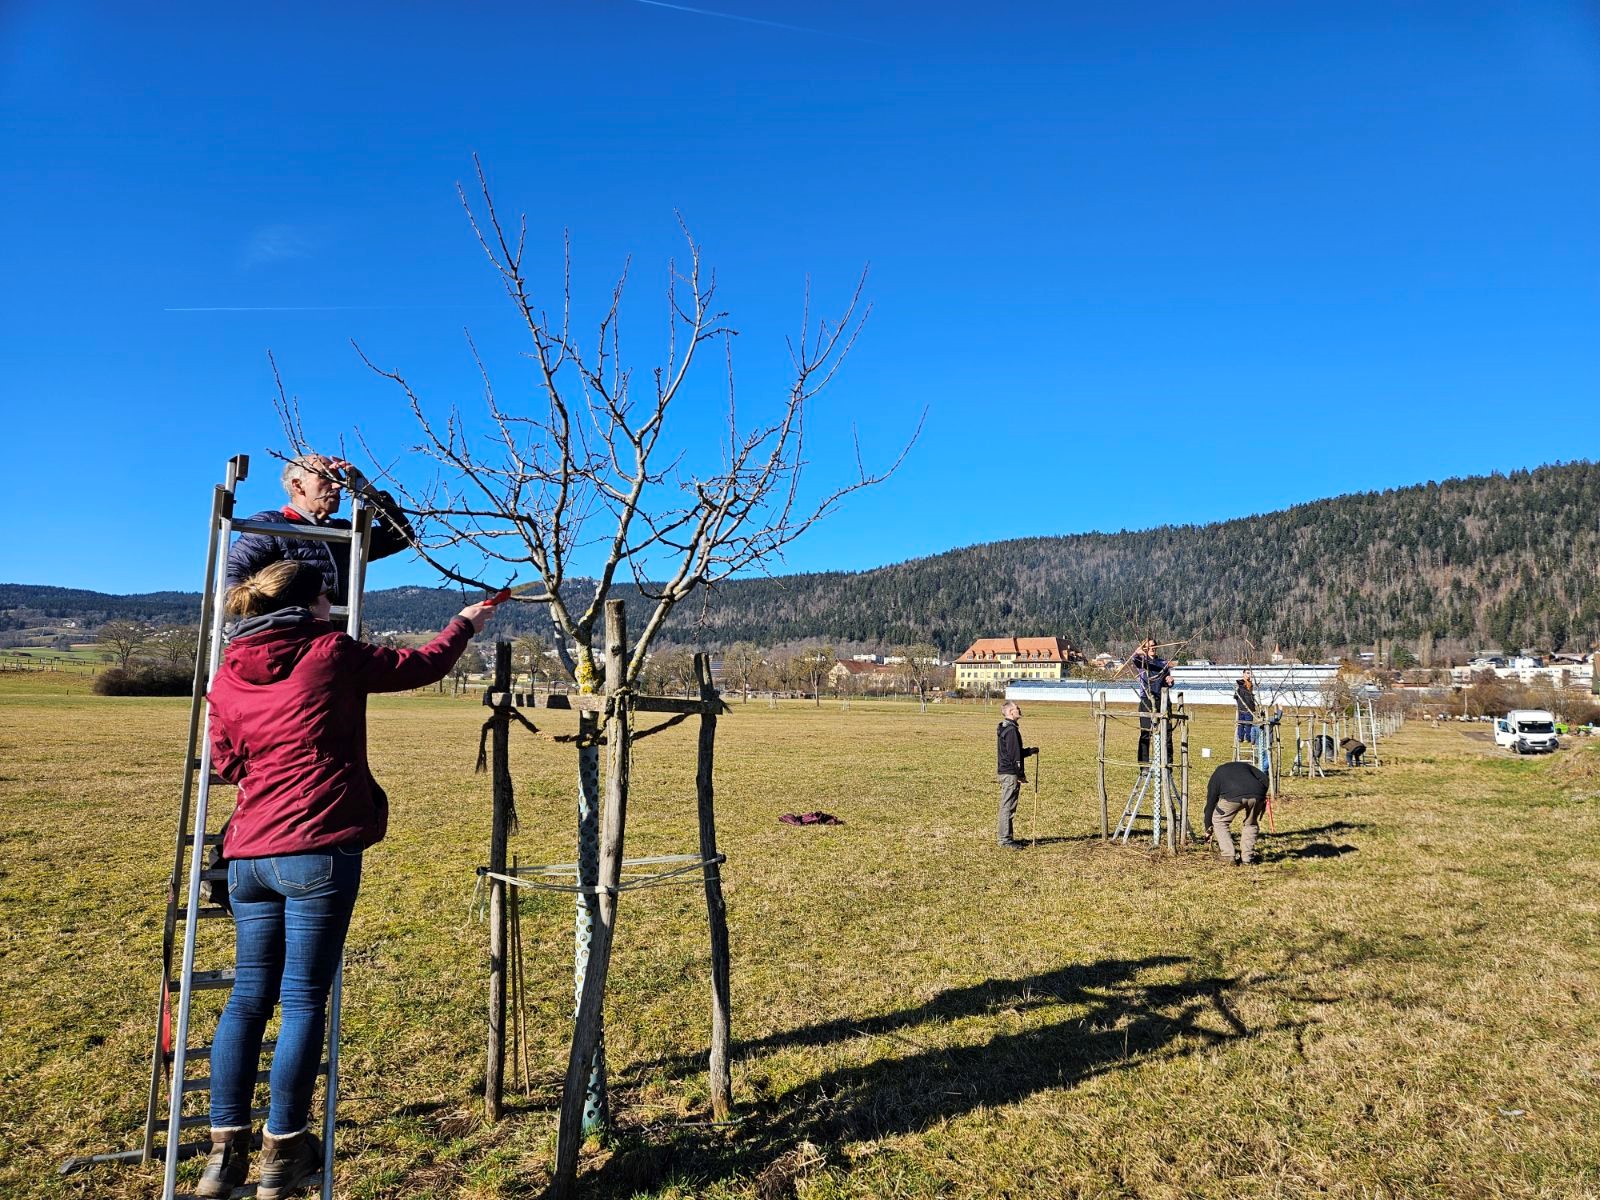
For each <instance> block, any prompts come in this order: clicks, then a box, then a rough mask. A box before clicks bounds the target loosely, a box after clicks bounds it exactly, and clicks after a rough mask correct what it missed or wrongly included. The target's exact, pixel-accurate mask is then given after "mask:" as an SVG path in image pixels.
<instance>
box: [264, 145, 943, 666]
mask: <svg viewBox="0 0 1600 1200" xmlns="http://www.w3.org/2000/svg"><path fill="white" fill-rule="evenodd" d="M477 184H478V188H477V199H476V202H474V200H473V199H471V198H469V196H468V194H467V192H466V190H465V189H464V188H458V192H459V194H460V196H461V202H462V205H463V206H464V208H465V209H466V211H467V215H468V219H469V220H470V221H471V224H472V229H473V231H474V233H475V234H476V235H477V238H478V242H479V245H480V246H481V247H482V248H483V251H484V253H485V255H487V257H488V259H489V262H490V265H491V266H492V267H493V269H494V271H495V272H496V274H497V275H498V276H499V279H500V282H501V284H502V285H503V287H504V288H505V292H506V295H507V296H508V297H509V298H510V300H511V303H512V305H513V307H514V308H515V310H516V313H517V315H518V318H519V319H520V321H521V323H522V325H523V327H524V329H525V331H526V334H527V338H528V342H529V349H528V351H527V357H528V358H529V360H530V361H531V363H532V367H533V372H532V373H533V388H532V394H531V395H527V396H523V397H518V398H517V399H515V400H512V399H510V398H509V397H502V394H501V393H500V392H499V390H497V388H496V386H495V384H494V382H493V380H492V379H491V375H490V372H489V370H488V368H487V366H486V365H485V363H484V361H483V358H482V357H481V356H480V355H479V353H478V351H477V349H476V347H475V346H473V347H472V355H473V359H474V361H475V362H476V364H477V367H478V370H479V372H480V374H481V376H482V381H483V397H484V401H485V404H486V409H487V412H486V417H487V421H486V424H485V426H484V429H485V430H486V432H485V433H484V434H483V435H481V436H480V435H475V434H473V433H471V432H469V422H468V421H467V420H466V419H464V418H463V416H462V414H461V412H460V410H459V409H458V408H456V407H454V406H452V407H450V408H449V409H448V410H445V411H437V410H435V409H433V408H432V407H430V405H428V404H427V403H425V402H424V400H423V398H422V397H421V396H420V395H419V394H418V392H417V391H416V390H415V389H414V388H413V386H412V385H411V383H410V382H409V381H408V380H407V379H406V377H405V376H404V375H403V374H402V373H401V372H400V371H397V370H391V369H389V368H386V367H381V366H378V365H377V364H375V363H373V362H372V360H371V359H370V358H367V356H366V355H365V354H364V353H363V354H362V357H363V360H364V361H365V362H367V365H368V366H370V367H371V368H372V369H373V370H374V371H376V372H377V373H378V374H380V375H382V376H383V377H384V378H386V379H389V380H391V381H393V383H394V384H395V385H396V386H397V387H399V389H400V390H401V391H402V392H403V394H404V395H405V398H406V401H407V403H408V404H409V406H410V409H411V412H412V414H413V416H414V417H415V419H416V422H417V426H418V429H419V430H420V432H421V441H420V444H419V445H418V446H417V447H416V450H417V451H420V453H421V454H423V455H425V456H426V457H427V458H429V459H431V460H432V462H433V464H434V467H435V468H436V469H435V471H434V477H433V479H432V481H431V483H430V484H428V485H427V486H425V487H418V486H415V485H407V484H406V483H405V482H404V481H402V480H401V479H400V478H399V477H398V473H397V472H395V471H394V470H392V469H391V467H392V464H391V467H385V466H384V465H383V464H381V463H379V460H378V458H377V456H376V455H373V453H372V450H371V447H370V446H367V444H366V441H365V439H363V445H364V446H366V448H367V451H368V454H369V456H370V457H372V458H373V461H374V463H375V464H377V465H378V470H377V472H376V475H377V477H378V478H381V479H383V480H384V481H386V483H387V484H388V485H389V486H392V487H393V488H394V490H395V492H396V493H398V495H399V496H400V498H401V502H402V504H403V506H404V508H405V509H406V510H407V511H408V512H409V513H412V514H414V526H415V536H414V544H415V545H416V548H417V550H418V551H419V553H420V554H421V556H422V557H423V558H424V559H425V560H427V561H428V562H429V563H430V564H431V565H433V566H434V567H435V568H436V569H438V570H439V571H440V572H441V573H442V574H443V575H444V576H445V577H446V578H448V579H451V580H453V581H456V582H458V583H461V584H465V585H467V586H471V587H483V588H487V589H490V590H493V589H496V588H498V587H499V586H501V583H502V582H503V581H504V579H505V574H510V575H513V576H514V577H516V578H519V579H528V578H529V577H530V575H531V577H533V578H535V579H536V580H537V581H538V582H539V583H541V584H542V585H543V594H542V595H538V596H527V597H522V596H519V597H517V598H518V599H527V600H529V601H537V602H540V603H547V604H548V605H549V611H550V615H551V620H552V622H553V624H554V626H555V629H556V631H557V633H558V638H557V642H558V645H557V650H558V652H561V653H562V654H563V655H565V653H566V651H567V648H568V645H570V646H572V647H574V648H575V653H576V660H575V661H566V659H565V658H564V660H563V661H564V665H566V667H567V669H568V670H569V671H570V672H571V673H572V674H573V677H574V679H575V680H576V681H577V682H578V684H579V685H580V688H583V689H584V690H588V689H589V688H591V687H592V686H593V684H594V680H595V677H596V662H595V655H594V644H595V641H596V638H597V634H598V632H599V627H600V624H601V622H602V619H603V617H602V615H603V613H604V611H605V602H606V598H607V596H608V595H609V594H610V593H611V590H612V587H613V585H614V584H615V583H616V581H617V577H618V573H619V572H621V571H624V570H626V571H627V572H628V574H629V575H630V576H631V577H632V579H633V582H634V583H635V584H636V585H637V586H638V587H639V589H640V591H641V593H642V594H643V596H644V598H645V600H646V601H647V603H648V604H649V605H650V608H649V611H648V614H647V616H646V617H645V620H644V621H643V622H642V623H641V624H640V625H639V626H638V630H639V632H638V635H637V637H636V640H635V641H634V644H633V646H632V648H631V654H630V655H629V657H628V661H627V663H626V664H625V666H624V671H625V676H624V680H625V682H626V683H628V684H633V683H635V682H636V681H637V679H638V677H639V674H640V672H641V671H642V670H643V667H644V664H645V661H646V656H647V653H648V650H649V647H650V644H651V642H652V641H653V640H654V639H655V637H656V635H657V634H658V633H659V632H660V631H661V629H662V626H663V624H664V623H665V622H666V620H667V618H668V617H669V616H670V615H671V613H672V612H673V610H674V609H675V608H677V606H678V605H680V604H681V603H683V601H685V600H686V599H688V598H689V597H690V596H691V595H692V594H693V593H694V592H695V591H696V590H699V589H704V588H708V587H712V586H714V585H715V584H717V583H718V582H720V581H722V580H726V579H728V578H730V577H732V576H734V575H737V574H739V573H740V572H744V571H751V570H760V569H762V568H763V567H770V564H772V563H773V562H775V561H776V560H778V559H779V558H780V557H781V555H782V553H783V550H784V548H785V547H786V546H788V545H789V544H790V543H791V542H793V541H794V540H795V539H796V538H798V537H800V536H801V535H802V534H804V533H805V532H806V531H807V530H808V529H810V528H811V526H812V525H814V524H815V523H816V522H817V521H819V520H820V519H822V518H823V517H825V516H827V515H828V514H829V513H831V512H833V511H834V510H835V509H837V508H838V506H839V504H840V502H841V501H842V500H844V498H845V497H847V496H849V495H850V494H851V493H853V492H857V491H860V490H861V489H863V488H868V487H871V486H873V485H874V484H876V483H879V482H881V481H882V480H884V479H885V478H887V477H888V476H889V475H890V474H891V473H892V472H893V471H894V470H895V469H896V468H897V467H898V466H899V465H900V463H901V462H902V461H903V460H904V458H905V455H906V453H907V452H908V451H909V450H910V447H911V445H912V443H913V442H914V441H915V439H916V436H917V432H919V431H920V428H921V426H920V422H919V424H918V427H917V430H914V431H913V432H912V433H911V436H910V438H909V439H908V440H907V442H906V444H905V446H904V447H903V448H902V449H900V450H899V451H898V453H897V454H896V455H895V456H894V457H893V459H892V460H891V461H890V462H889V463H888V464H887V465H886V466H885V467H883V468H881V469H876V470H874V469H869V468H868V467H867V466H866V465H865V463H864V462H863V460H862V457H861V453H860V447H859V443H857V444H856V445H855V447H854V462H853V469H852V471H851V473H850V475H849V476H848V478H846V479H845V480H844V481H843V482H842V483H841V482H835V483H832V484H830V485H829V486H827V487H825V488H823V489H821V490H820V491H819V492H817V493H816V494H809V493H807V492H806V491H804V490H803V489H802V486H801V485H802V473H803V470H804V468H805V467H806V466H807V465H808V457H807V451H808V450H809V447H808V446H807V442H806V436H807V428H806V425H807V415H808V412H809V410H810V407H811V402H812V401H813V400H814V399H815V398H816V396H817V394H818V393H819V392H821V391H822V389H823V388H825V387H826V386H827V385H828V384H829V383H830V382H831V381H832V380H833V379H834V378H835V376H836V375H837V373H838V370H839V368H840V366H841V364H842V363H843V362H844V360H845V358H846V356H847V355H848V354H849V353H850V350H851V348H852V346H854V344H855V341H856V338H857V337H858V336H859V334H860V332H861V328H862V323H863V322H864V321H865V320H866V317H867V313H868V311H869V306H868V305H867V304H866V303H865V301H864V299H863V288H864V285H865V282H866V273H865V271H863V273H862V275H861V277H860V279H859V280H858V281H857V283H856V286H855V288H854V290H853V291H852V293H851V295H850V297H849V299H848V301H847V302H846V303H845V304H844V306H843V309H842V311H841V312H840V313H839V315H838V316H837V317H835V318H833V319H826V318H822V319H818V318H816V317H815V316H814V315H813V313H812V312H811V300H810V289H809V284H808V285H807V289H806V294H805V302H804V306H803V308H802V313H801V321H800V330H799V335H798V336H797V337H796V338H794V339H793V340H791V341H790V343H789V358H790V364H791V368H792V369H791V370H790V372H789V375H788V383H787V387H786V389H785V391H784V393H783V394H782V395H781V396H779V397H778V398H777V399H776V402H775V403H773V404H772V405H771V406H770V408H769V409H768V411H766V412H765V413H764V415H763V416H762V417H760V418H758V419H755V420H752V421H746V420H745V419H744V417H743V415H742V413H741V411H740V408H739V406H738V404H737V403H736V389H735V386H734V372H733V358H732V347H731V340H732V337H733V335H734V333H735V330H734V329H733V327H732V326H731V325H730V324H729V321H728V315H727V314H726V313H725V312H723V311H722V310H720V309H719V308H718V307H717V305H716V280H715V277H714V274H713V273H712V272H711V271H710V270H709V269H708V268H707V266H706V265H705V263H704V261H703V257H702V250H701V247H700V245H699V244H697V243H696V242H695V241H694V239H693V238H692V237H690V236H689V233H688V230H687V228H686V227H683V226H682V222H681V220H680V227H683V229H684V237H685V240H686V243H687V251H686V257H685V259H684V261H682V262H681V263H680V262H676V261H675V262H673V263H671V264H669V269H668V274H667V283H666V308H667V311H666V317H667V322H666V324H667V330H666V338H665V346H664V350H663V354H662V355H661V357H660V359H659V361H658V362H657V363H656V364H655V365H654V366H652V367H651V368H649V370H648V373H645V372H640V371H636V370H635V369H634V368H633V367H631V366H629V365H627V364H626V363H625V362H624V357H623V344H622V336H621V332H620V324H621V315H622V301H623V291H624V286H625V284H626V282H627V271H626V269H625V270H624V272H623V274H622V276H621V278H619V279H618V280H617V282H616V284H615V286H614V287H613V288H612V289H611V294H610V297H609V301H608V303H607V304H606V305H605V306H604V311H603V315H602V316H600V318H599V324H598V328H597V329H589V330H587V331H586V333H580V331H579V330H578V329H577V328H576V327H575V321H574V318H573V308H574V295H573V287H572V270H571V247H570V243H569V244H568V245H567V247H566V255H565V265H566V269H565V273H564V278H563V281H562V284H561V286H560V288H559V290H557V291H556V292H555V293H554V294H553V304H550V306H549V307H547V303H549V302H548V301H547V300H546V299H545V298H544V296H543V295H542V293H541V291H540V289H538V288H537V287H536V286H535V284H534V283H533V281H532V280H531V279H530V277H529V274H528V271H527V269H526V268H525V266H524V249H525V246H526V242H527V221H526V218H525V217H524V218H521V219H519V221H518V222H517V224H516V226H515V227H514V228H511V229H508V227H507V225H506V223H505V222H503V221H502V219H501V216H500V214H499V212H498V211H497V209H496V208H495V204H494V200H493V197H492V196H491V194H490V189H489V186H488V183H487V181H486V180H485V178H484V174H483V169H482V166H481V164H480V165H479V166H478V171H477ZM708 343H711V344H712V348H714V349H715V351H716V352H717V357H718V358H720V360H721V363H720V366H719V373H720V375H721V376H722V378H721V379H720V380H719V383H718V390H719V391H720V392H721V393H722V394H723V395H724V396H725V406H726V407H725V412H724V417H723V421H722V428H721V431H720V436H719V437H718V439H717V441H716V444H715V447H714V448H713V447H712V446H711V445H709V444H706V445H702V446H701V449H702V450H703V451H704V452H705V453H703V454H702V455H700V456H698V458H697V457H696V456H694V455H692V454H688V453H679V452H677V451H674V450H672V449H669V447H670V446H671V443H670V442H664V441H663V434H664V433H665V432H666V431H667V430H668V427H669V423H670V422H671V420H672V417H673V414H674V412H676V411H677V408H678V407H679V406H681V405H682V403H683V402H684V401H685V398H686V395H687V392H688V388H687V383H688V381H689V380H690V378H691V369H692V368H694V367H695V364H696V363H697V362H698V361H700V359H701V358H702V357H704V355H705V354H706V353H708V352H710V350H709V349H708V346H707V344H708ZM469 345H470V343H469ZM358 350H359V347H358ZM701 394H702V395H703V394H704V393H701ZM285 403H286V405H287V402H285ZM290 424H291V427H293V426H294V425H297V422H292V423H290ZM358 436H359V431H358ZM296 448H297V449H300V448H301V447H299V446H297V447H296ZM596 549H597V550H598V555H597V561H598V566H597V567H596V568H594V569H593V570H592V578H593V581H592V584H589V583H585V584H584V586H583V587H582V588H581V594H579V595H577V596H575V595H574V592H575V590H577V589H574V588H572V587H569V586H568V585H569V583H573V582H576V580H577V577H578V573H577V569H576V561H577V559H578V557H579V556H580V554H594V552H595V550H596ZM463 555H470V556H471V557H472V558H473V559H475V560H478V561H480V562H482V563H483V564H485V565H483V566H478V567H476V568H473V567H463V566H462V565H461V562H462V556H463ZM591 561H593V560H591ZM501 571H503V572H505V574H499V575H495V573H496V572H501ZM486 575H495V577H493V578H483V577H482V576H486Z"/></svg>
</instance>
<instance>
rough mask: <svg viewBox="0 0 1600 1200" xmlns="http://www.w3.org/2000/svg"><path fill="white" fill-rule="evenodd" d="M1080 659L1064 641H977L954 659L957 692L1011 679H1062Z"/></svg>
mask: <svg viewBox="0 0 1600 1200" xmlns="http://www.w3.org/2000/svg"><path fill="white" fill-rule="evenodd" d="M1082 661H1083V655H1082V654H1081V653H1079V652H1078V651H1076V650H1074V649H1073V648H1072V643H1071V642H1069V641H1067V640H1066V639H1065V638H1054V637H1033V638H979V639H978V640H977V641H975V642H973V643H972V645H971V646H969V647H968V648H967V649H966V651H965V652H964V653H963V654H962V655H961V656H960V657H959V658H957V659H956V686H957V687H958V688H966V689H968V690H972V689H978V690H983V689H988V688H997V687H1004V686H1005V685H1006V684H1007V683H1010V682H1011V681H1012V680H1013V679H1065V678H1066V677H1067V667H1068V666H1070V665H1071V664H1072V663H1074V662H1082Z"/></svg>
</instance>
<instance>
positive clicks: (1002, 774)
mask: <svg viewBox="0 0 1600 1200" xmlns="http://www.w3.org/2000/svg"><path fill="white" fill-rule="evenodd" d="M1000 716H1001V717H1002V718H1003V719H1002V720H1001V722H1000V724H999V726H998V727H997V728H996V729H995V731H994V732H995V752H996V763H995V772H996V774H997V775H998V777H999V780H1000V822H999V826H998V828H997V829H996V831H995V832H996V836H997V837H998V839H999V842H1000V844H1001V845H1002V846H1004V847H1005V848H1006V849H1008V850H1020V849H1022V843H1021V842H1019V841H1017V839H1016V838H1015V837H1013V836H1012V833H1011V826H1012V821H1013V820H1014V818H1015V817H1016V815H1017V797H1018V796H1019V795H1021V794H1022V785H1023V784H1025V783H1027V782H1028V775H1027V772H1026V770H1024V768H1023V760H1024V759H1028V758H1032V757H1033V756H1034V755H1035V754H1037V753H1039V747H1037V746H1026V747H1025V746H1023V744H1022V728H1021V726H1019V725H1018V724H1017V722H1018V721H1020V720H1021V719H1022V710H1021V709H1020V708H1018V707H1017V703H1016V701H1014V700H1007V701H1006V702H1005V703H1004V704H1002V705H1001V706H1000Z"/></svg>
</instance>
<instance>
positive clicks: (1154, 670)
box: [1128, 638, 1172, 767]
mask: <svg viewBox="0 0 1600 1200" xmlns="http://www.w3.org/2000/svg"><path fill="white" fill-rule="evenodd" d="M1128 663H1129V665H1130V666H1132V667H1133V668H1134V669H1135V670H1136V671H1138V672H1139V675H1138V679H1139V762H1140V763H1141V764H1145V765H1148V764H1149V762H1150V730H1151V728H1152V727H1153V726H1154V725H1155V724H1156V718H1155V717H1152V716H1147V715H1145V714H1147V713H1159V712H1160V711H1161V693H1162V692H1164V691H1166V690H1167V688H1169V687H1171V686H1172V664H1171V663H1169V662H1167V660H1166V659H1164V658H1162V657H1161V656H1160V655H1159V654H1157V653H1156V640H1155V638H1145V640H1144V641H1142V642H1140V643H1139V649H1138V650H1136V651H1134V654H1133V657H1132V658H1130V659H1129V660H1128ZM1167 765H1168V766H1169V767H1170V766H1171V765H1172V726H1171V725H1168V726H1167Z"/></svg>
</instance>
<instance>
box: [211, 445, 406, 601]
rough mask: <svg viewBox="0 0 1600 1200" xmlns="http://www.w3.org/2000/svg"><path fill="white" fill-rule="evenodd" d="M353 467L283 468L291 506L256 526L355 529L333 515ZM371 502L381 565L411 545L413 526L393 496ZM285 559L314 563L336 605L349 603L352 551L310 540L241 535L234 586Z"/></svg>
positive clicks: (233, 552) (339, 463) (310, 457)
mask: <svg viewBox="0 0 1600 1200" xmlns="http://www.w3.org/2000/svg"><path fill="white" fill-rule="evenodd" d="M350 475H351V469H350V464H349V463H347V462H346V461H345V460H344V459H342V458H327V457H324V456H323V455H320V454H302V455H301V456H300V457H299V458H296V459H293V460H292V461H290V462H289V463H287V464H286V465H285V466H284V468H283V490H284V491H285V492H287V493H288V494H289V503H288V504H285V505H284V506H283V507H282V508H273V509H268V510H267V511H266V512H259V513H256V514H255V516H253V517H250V518H249V519H250V520H252V521H275V522H277V523H278V524H283V523H285V522H287V523H288V524H291V525H321V526H325V527H327V528H330V529H349V528H350V522H349V521H347V520H345V519H344V518H342V517H335V516H334V515H333V514H334V513H336V512H338V511H339V500H340V497H341V496H342V495H343V493H344V487H345V485H344V483H343V482H341V481H342V480H347V479H349V477H350ZM365 497H366V499H367V501H368V503H370V504H371V505H372V507H373V509H374V517H375V520H374V521H373V525H372V540H371V542H370V543H369V544H368V547H367V561H368V562H375V561H377V560H378V559H380V558H388V557H389V556H390V555H391V554H398V553H400V551H402V550H404V549H405V548H406V547H407V546H409V545H410V544H411V542H410V539H411V537H412V532H411V525H410V523H409V522H408V521H407V520H406V517H405V514H404V513H403V512H401V511H400V505H399V504H397V503H396V502H395V498H394V497H393V496H391V495H390V494H389V493H388V492H380V491H376V490H371V489H368V490H367V491H366V492H365ZM284 559H293V560H295V561H296V562H306V563H310V564H311V565H312V566H314V567H316V568H317V569H318V570H319V571H321V572H322V578H323V584H324V587H325V589H326V590H327V593H328V596H329V597H330V599H331V601H332V603H334V604H346V603H348V602H349V594H350V581H349V580H348V579H347V578H346V576H348V575H349V574H350V549H349V546H348V545H340V544H338V543H335V542H322V541H312V540H310V539H307V538H294V537H280V536H278V535H277V534H271V533H241V534H240V535H239V536H238V537H237V538H235V539H234V543H233V545H232V546H231V547H229V549H228V586H229V587H238V586H239V585H240V584H241V583H243V582H244V581H245V580H246V579H248V578H250V576H252V575H254V574H255V573H256V572H257V571H260V570H262V569H263V568H264V567H267V566H269V565H270V564H272V563H275V562H281V561H283V560H284Z"/></svg>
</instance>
